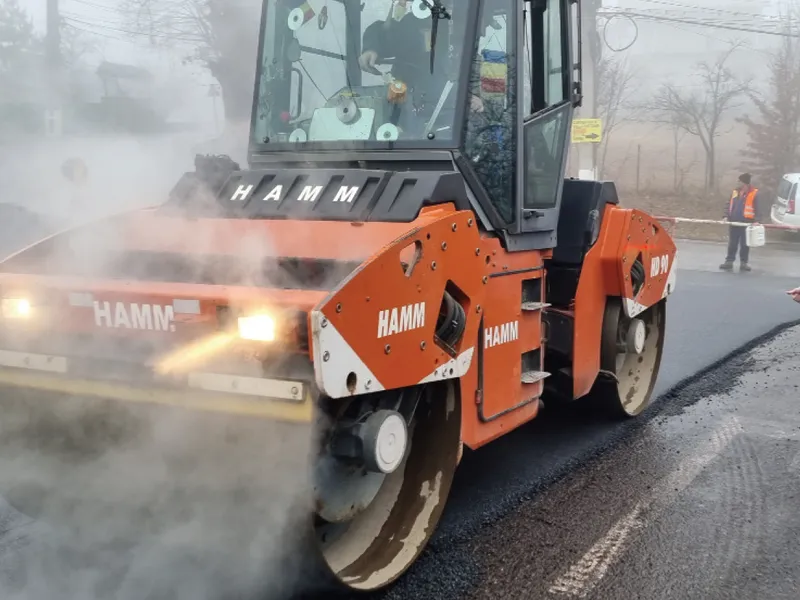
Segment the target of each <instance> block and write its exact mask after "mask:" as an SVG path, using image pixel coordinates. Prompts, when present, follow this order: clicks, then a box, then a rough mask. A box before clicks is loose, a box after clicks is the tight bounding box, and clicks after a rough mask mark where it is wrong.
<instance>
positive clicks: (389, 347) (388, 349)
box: [383, 344, 392, 354]
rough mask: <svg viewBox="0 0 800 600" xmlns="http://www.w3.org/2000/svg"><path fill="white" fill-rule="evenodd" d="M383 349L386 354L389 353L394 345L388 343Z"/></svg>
mask: <svg viewBox="0 0 800 600" xmlns="http://www.w3.org/2000/svg"><path fill="white" fill-rule="evenodd" d="M383 351H384V352H385V353H386V354H389V353H390V352H391V351H392V347H391V346H390V345H389V344H386V345H385V346H384V347H383Z"/></svg>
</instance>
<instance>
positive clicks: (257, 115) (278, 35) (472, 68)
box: [250, 0, 585, 250]
mask: <svg viewBox="0 0 800 600" xmlns="http://www.w3.org/2000/svg"><path fill="white" fill-rule="evenodd" d="M576 7H577V4H576V3H575V2H574V0H482V1H478V0H264V11H263V17H262V31H261V39H260V45H259V48H260V49H259V53H260V59H259V62H258V71H257V80H256V92H255V97H254V107H253V127H252V137H251V143H250V163H251V165H252V166H253V168H263V167H265V166H267V165H269V164H270V163H271V164H273V165H274V164H275V163H280V165H281V166H282V167H284V168H287V167H289V168H291V167H295V166H302V167H304V168H308V166H309V165H311V166H313V167H316V168H326V169H344V168H361V169H380V170H386V171H393V172H408V171H429V172H430V171H434V172H435V171H440V172H445V173H453V172H458V173H459V174H460V175H461V176H462V177H463V181H464V182H465V183H466V187H465V189H464V191H463V194H462V195H463V197H464V203H468V205H469V206H470V207H471V208H473V210H475V212H476V214H477V215H478V217H479V218H480V219H481V221H482V224H483V225H484V227H485V228H486V229H488V230H494V231H497V232H498V233H500V234H501V235H502V236H503V237H504V242H505V245H506V247H507V248H508V249H509V250H530V249H537V248H552V247H553V246H554V245H555V240H556V229H557V225H558V218H559V208H560V200H561V195H562V189H563V182H564V172H565V165H566V157H567V149H568V148H567V137H568V135H569V128H570V123H571V118H572V111H573V107H574V106H575V105H577V104H579V102H580V97H579V95H578V94H575V93H574V89H573V81H574V71H576V69H579V67H576V66H574V65H573V61H572V55H573V52H572V48H571V46H570V43H569V40H570V39H571V38H572V35H571V27H572V24H573V22H574V21H575V22H576V21H577V19H574V20H573V18H572V12H573V10H577V8H576ZM579 220H580V219H579ZM583 221H584V222H585V219H583Z"/></svg>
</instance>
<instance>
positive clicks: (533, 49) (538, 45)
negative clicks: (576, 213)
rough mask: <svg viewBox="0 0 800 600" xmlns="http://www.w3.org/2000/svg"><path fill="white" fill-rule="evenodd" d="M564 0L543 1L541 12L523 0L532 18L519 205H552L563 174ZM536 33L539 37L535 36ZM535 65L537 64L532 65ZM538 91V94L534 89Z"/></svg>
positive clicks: (566, 109)
mask: <svg viewBox="0 0 800 600" xmlns="http://www.w3.org/2000/svg"><path fill="white" fill-rule="evenodd" d="M565 1H566V0H547V2H546V3H545V5H544V10H542V9H541V8H539V9H533V3H532V2H527V3H526V9H527V10H526V13H527V14H528V15H529V17H530V21H531V35H530V49H529V50H527V51H526V54H527V55H529V56H530V57H531V60H532V64H533V68H532V69H531V80H532V90H533V93H532V108H531V112H532V113H533V114H532V115H531V116H529V117H528V118H527V119H526V122H525V125H524V128H523V144H524V153H525V155H524V156H525V166H524V181H525V189H524V192H523V207H524V208H526V209H547V208H555V207H556V205H557V203H558V197H559V194H560V190H561V183H562V179H563V174H564V163H565V160H566V158H565V150H566V143H567V136H568V134H569V131H568V128H569V122H570V116H571V104H570V102H568V101H567V100H568V98H569V96H568V84H567V81H568V77H567V75H568V74H569V73H568V71H567V70H566V69H565V67H566V66H567V64H568V63H567V56H568V46H567V45H566V42H567V40H565V36H564V34H563V32H564V30H565V25H564V20H565V17H566V13H565V12H564V4H565ZM537 32H541V35H537ZM537 67H538V68H537ZM537 92H538V93H537Z"/></svg>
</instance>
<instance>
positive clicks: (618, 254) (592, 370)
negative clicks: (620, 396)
mask: <svg viewBox="0 0 800 600" xmlns="http://www.w3.org/2000/svg"><path fill="white" fill-rule="evenodd" d="M640 254H641V257H642V263H643V266H644V271H645V273H644V274H645V283H644V285H643V287H642V289H641V290H640V292H639V294H638V296H636V297H634V294H633V287H632V284H631V268H632V266H633V264H634V262H635V261H636V258H637V257H638V256H639V255H640ZM675 254H676V247H675V243H674V242H673V241H672V239H671V238H670V237H669V235H668V234H667V232H666V231H665V230H664V229H662V228H661V226H660V224H659V223H658V222H657V221H655V220H654V219H652V218H650V217H649V216H648V215H647V214H646V213H643V212H641V211H639V210H632V209H623V208H619V207H617V206H611V205H608V206H606V207H605V213H604V215H603V222H602V225H601V228H600V234H599V237H598V240H597V242H596V243H595V245H594V246H593V247H592V248H591V249H590V250H589V252H587V254H586V258H585V259H584V264H583V268H582V269H581V276H580V281H579V283H578V291H577V293H576V297H575V334H574V341H573V365H572V372H573V395H574V396H575V397H576V398H579V397H581V396H584V395H585V394H587V393H588V392H589V391H590V390H591V387H592V385H593V384H594V381H595V379H596V378H597V373H598V371H599V369H600V340H601V338H602V326H603V314H604V311H605V305H606V301H607V298H608V297H621V298H623V300H624V299H629V300H633V301H635V302H636V303H637V304H639V305H641V306H643V307H649V306H652V305H654V304H656V303H657V302H659V301H660V300H661V299H662V297H663V296H664V291H665V289H666V286H667V282H668V276H669V267H670V266H671V265H673V264H674V261H675ZM654 260H657V261H658V265H659V270H660V271H663V272H659V273H658V274H656V271H655V267H654V266H653V265H654V264H655V263H654V262H653V261H654ZM662 264H665V265H666V267H667V268H666V269H662V267H661V266H662Z"/></svg>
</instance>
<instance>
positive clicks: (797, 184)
mask: <svg viewBox="0 0 800 600" xmlns="http://www.w3.org/2000/svg"><path fill="white" fill-rule="evenodd" d="M798 188H800V173H787V174H786V175H784V176H783V177H781V182H780V184H779V185H778V194H777V197H776V198H775V202H773V204H772V213H771V215H770V218H771V219H772V222H773V223H775V224H777V225H791V226H793V227H800V211H799V210H798V209H797V200H798V197H797V196H798V194H797V192H798Z"/></svg>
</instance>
